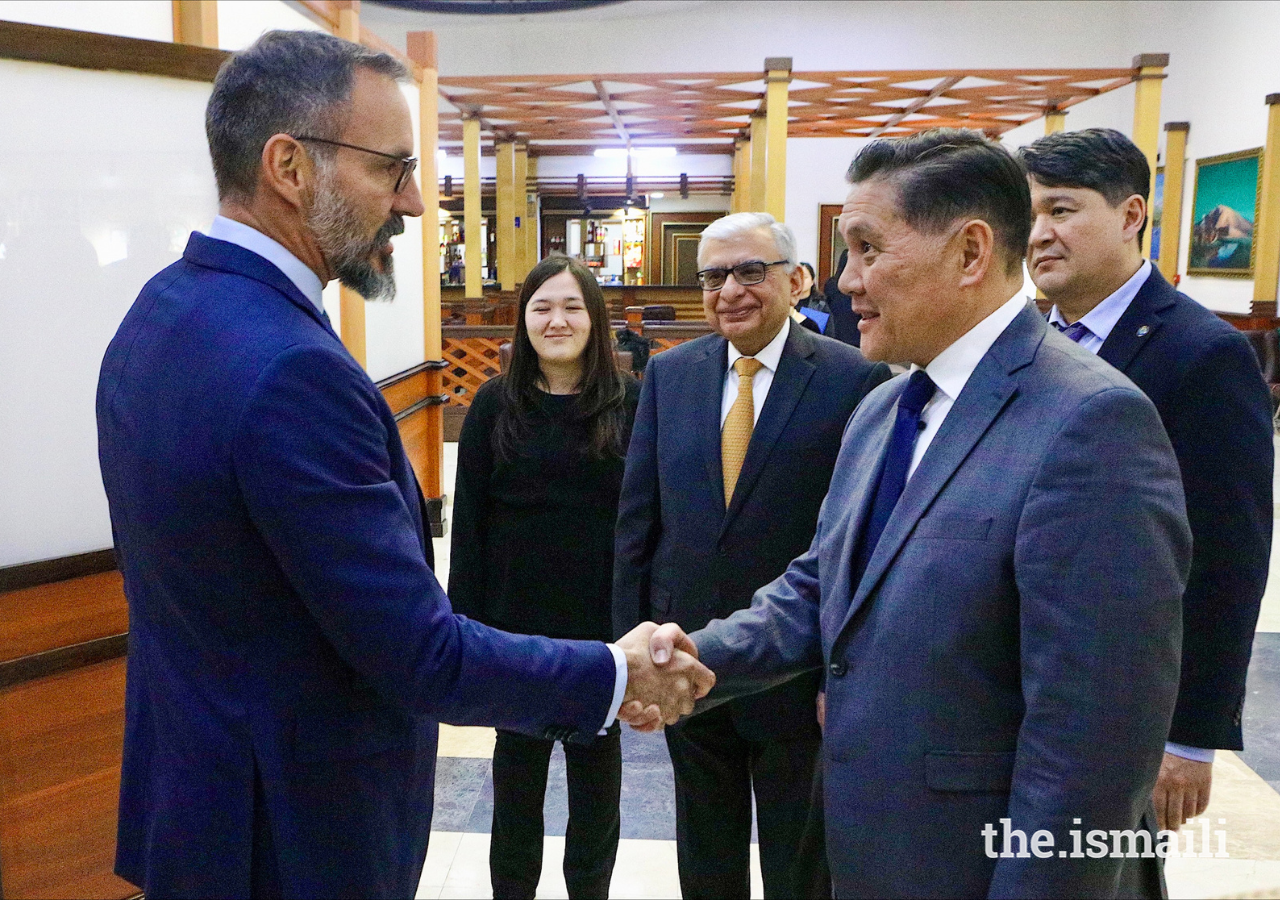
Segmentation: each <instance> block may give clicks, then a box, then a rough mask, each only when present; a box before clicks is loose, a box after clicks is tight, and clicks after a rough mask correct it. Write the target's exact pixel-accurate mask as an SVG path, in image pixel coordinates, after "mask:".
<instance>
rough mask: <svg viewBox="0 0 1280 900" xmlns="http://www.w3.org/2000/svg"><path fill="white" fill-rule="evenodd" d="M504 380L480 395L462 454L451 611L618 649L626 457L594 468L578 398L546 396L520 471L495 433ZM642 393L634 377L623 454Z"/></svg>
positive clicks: (524, 630)
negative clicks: (618, 528) (616, 608)
mask: <svg viewBox="0 0 1280 900" xmlns="http://www.w3.org/2000/svg"><path fill="white" fill-rule="evenodd" d="M502 378H503V376H499V377H497V378H494V379H491V380H490V381H488V382H486V383H485V384H484V385H482V386H481V388H480V390H478V391H477V392H476V395H475V397H474V399H473V400H472V403H471V408H470V409H469V410H468V411H467V418H466V421H465V422H463V425H462V435H461V437H460V439H459V442H458V475H457V481H456V483H455V487H454V491H455V493H454V499H453V543H452V546H451V550H450V557H449V599H450V600H451V601H452V603H453V609H454V611H455V612H458V613H461V614H463V615H465V616H468V617H470V618H473V619H475V620H477V621H480V622H484V623H485V624H486V625H492V626H494V627H496V628H501V629H503V630H504V631H513V632H518V633H521V634H541V635H546V636H548V637H557V638H578V639H584V640H605V641H607V640H612V638H613V627H612V622H611V605H612V600H611V598H612V587H613V536H614V525H615V522H616V520H617V517H618V496H619V494H620V492H621V489H622V470H623V463H624V461H625V451H624V456H619V457H608V458H605V459H598V458H594V457H593V456H592V455H591V453H590V435H589V432H588V429H587V427H586V424H585V423H584V422H582V421H581V420H579V418H578V416H577V410H576V407H577V396H576V395H557V394H548V393H542V392H540V393H539V395H538V400H539V404H538V409H537V411H536V413H535V414H534V416H533V417H532V421H531V423H530V426H531V427H530V430H529V433H528V434H527V435H526V437H525V439H524V441H523V442H522V445H521V446H520V448H519V452H518V454H516V456H515V458H514V459H511V460H502V459H499V458H498V457H497V455H496V453H495V451H494V448H493V432H494V427H495V426H496V424H497V421H498V414H499V412H500V411H501V409H502V405H503V403H505V400H504V398H503V393H502ZM639 396H640V386H639V382H637V381H636V380H635V379H633V378H631V377H629V376H627V394H626V400H625V401H624V408H625V411H626V418H625V428H624V442H623V447H624V448H625V446H626V443H627V442H628V441H629V440H630V437H631V426H632V423H633V422H634V420H635V412H636V404H637V402H638V400H639Z"/></svg>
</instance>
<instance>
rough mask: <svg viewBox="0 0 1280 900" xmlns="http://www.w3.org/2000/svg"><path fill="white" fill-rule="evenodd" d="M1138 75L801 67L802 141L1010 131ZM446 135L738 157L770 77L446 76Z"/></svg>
mask: <svg viewBox="0 0 1280 900" xmlns="http://www.w3.org/2000/svg"><path fill="white" fill-rule="evenodd" d="M1137 74H1138V70H1137V69H1133V68H1127V69H981V70H979V69H966V70H913V71H891V72H795V73H792V80H791V84H790V92H789V95H788V107H789V108H788V115H787V134H788V135H789V136H790V137H861V138H869V137H878V136H881V135H884V136H900V135H904V134H912V133H915V132H918V131H924V130H926V129H930V128H938V127H957V128H975V129H981V130H982V131H984V132H986V133H987V134H989V135H992V136H993V137H994V136H998V135H1000V134H1003V133H1004V132H1006V131H1009V130H1010V129H1013V128H1016V127H1017V126H1019V125H1023V124H1025V123H1027V122H1030V121H1033V120H1035V119H1038V118H1041V117H1042V116H1044V115H1045V113H1046V112H1049V111H1052V110H1055V109H1057V110H1061V109H1066V108H1067V107H1070V106H1074V105H1075V104H1077V103H1080V102H1082V101H1085V100H1088V99H1090V98H1091V97H1096V96H1098V95H1100V94H1104V93H1106V92H1108V91H1112V90H1115V89H1116V88H1118V87H1122V86H1123V85H1126V84H1129V83H1130V82H1131V81H1133V80H1134V78H1135V77H1136V76H1137ZM440 93H441V95H442V96H443V97H444V98H445V99H446V100H447V101H448V102H449V104H450V105H451V106H452V107H453V109H442V110H441V116H440V138H441V140H442V141H445V142H450V143H461V141H462V122H463V118H464V117H465V116H469V115H477V116H479V118H480V121H481V127H482V131H483V132H485V133H486V134H488V135H489V136H490V137H492V138H496V139H498V140H517V141H520V142H522V143H527V144H528V145H529V148H530V152H531V153H533V154H534V155H553V154H554V155H582V154H590V153H591V152H592V151H593V150H594V149H596V148H600V147H620V146H624V145H626V144H628V143H630V144H632V145H633V146H637V147H639V146H644V145H660V146H675V147H677V148H678V149H679V150H680V152H682V153H697V152H703V153H731V152H732V150H733V141H734V139H735V138H741V137H745V136H746V135H747V132H748V129H749V122H750V116H751V114H752V113H753V112H756V111H761V112H762V111H763V110H764V94H765V83H764V78H763V73H744V72H737V73H691V74H682V73H659V74H641V75H619V74H598V75H524V76H501V77H499V76H492V77H491V76H468V77H453V78H450V77H443V76H442V77H441V78H440Z"/></svg>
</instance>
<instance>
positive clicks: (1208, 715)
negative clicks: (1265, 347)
mask: <svg viewBox="0 0 1280 900" xmlns="http://www.w3.org/2000/svg"><path fill="white" fill-rule="evenodd" d="M1020 155H1021V157H1022V161H1023V164H1024V165H1025V166H1026V168H1027V171H1028V173H1029V175H1028V177H1029V178H1030V184H1031V203H1032V210H1033V213H1034V215H1035V220H1034V222H1035V225H1034V228H1033V229H1032V231H1031V244H1030V246H1029V248H1028V251H1027V267H1028V269H1029V270H1030V272H1031V279H1032V281H1034V282H1035V284H1036V287H1038V288H1039V289H1040V290H1041V291H1043V292H1044V295H1045V297H1047V298H1048V299H1049V300H1051V301H1052V302H1053V304H1054V306H1053V309H1051V310H1050V311H1049V322H1050V324H1052V325H1054V326H1055V327H1056V328H1058V329H1059V330H1060V331H1062V333H1063V334H1065V335H1067V336H1068V337H1069V338H1071V339H1072V340H1073V341H1075V342H1076V343H1078V344H1079V345H1080V346H1081V347H1083V348H1084V349H1086V350H1088V351H1090V352H1091V353H1096V354H1097V355H1098V356H1099V357H1101V358H1102V359H1104V360H1106V361H1107V362H1109V363H1111V365H1113V366H1115V367H1116V368H1117V369H1119V370H1120V371H1121V372H1124V374H1125V375H1127V376H1128V377H1129V378H1131V379H1132V380H1133V382H1134V383H1135V384H1136V385H1137V386H1138V387H1140V388H1141V389H1142V390H1143V392H1144V393H1146V395H1147V396H1148V397H1150V398H1151V401H1152V402H1153V403H1154V404H1155V405H1156V409H1157V410H1158V411H1159V413H1160V419H1161V421H1162V422H1163V423H1164V427H1165V430H1166V431H1167V432H1168V433H1169V440H1170V442H1172V444H1173V450H1174V453H1176V454H1177V457H1178V465H1179V467H1180V468H1181V470H1182V485H1183V488H1184V490H1185V491H1186V495H1187V518H1188V520H1189V521H1190V523H1191V535H1192V547H1193V555H1192V558H1191V578H1190V580H1189V581H1188V583H1187V591H1186V593H1185V594H1184V595H1183V597H1182V624H1183V633H1182V676H1181V682H1180V684H1179V687H1178V705H1177V707H1176V708H1175V710H1174V715H1173V725H1172V727H1171V728H1170V730H1169V736H1168V743H1167V744H1166V745H1165V754H1164V761H1163V763H1162V764H1161V766H1160V777H1159V779H1158V780H1157V781H1156V787H1155V796H1154V800H1155V806H1156V813H1157V816H1158V818H1159V820H1160V827H1161V828H1168V829H1175V830H1176V829H1177V828H1178V826H1180V825H1181V824H1182V823H1183V822H1184V821H1185V820H1187V819H1190V818H1194V817H1195V816H1198V815H1200V814H1201V813H1203V812H1204V810H1205V807H1206V806H1207V805H1208V803H1209V789H1210V786H1211V783H1212V777H1213V756H1214V749H1216V748H1218V747H1222V748H1224V749H1229V750H1240V749H1242V748H1243V746H1244V745H1243V743H1242V740H1243V736H1242V733H1241V727H1240V721H1241V714H1242V710H1243V707H1244V698H1245V675H1246V674H1247V672H1248V669H1249V656H1250V653H1251V652H1252V650H1253V634H1254V628H1255V626H1256V624H1257V621H1258V610H1259V608H1260V606H1261V603H1262V592H1263V589H1264V588H1265V587H1266V583H1267V569H1268V563H1269V559H1270V555H1271V522H1272V510H1271V490H1272V481H1271V475H1272V471H1271V470H1272V468H1273V465H1274V453H1273V452H1272V446H1271V441H1272V425H1271V405H1270V404H1271V400H1270V395H1269V391H1268V389H1267V386H1266V383H1265V382H1264V381H1263V379H1262V374H1261V372H1260V370H1259V368H1258V361H1257V357H1255V356H1254V353H1253V350H1252V348H1251V347H1250V346H1249V343H1248V341H1247V340H1246V338H1245V336H1244V335H1243V334H1241V333H1240V332H1239V331H1237V330H1236V329H1235V328H1233V327H1232V326H1230V325H1228V324H1227V323H1226V322H1224V321H1222V319H1220V318H1218V317H1217V316H1216V315H1214V314H1213V313H1212V312H1210V311H1209V310H1208V309H1206V308H1205V307H1203V306H1201V305H1200V304H1199V303H1197V302H1195V301H1194V300H1192V299H1191V298H1190V297H1188V296H1186V295H1185V294H1180V293H1178V291H1176V290H1175V289H1174V288H1173V287H1172V286H1171V285H1170V284H1169V283H1168V282H1167V281H1165V280H1164V278H1163V277H1162V276H1161V275H1160V272H1159V271H1158V270H1157V269H1156V268H1155V267H1154V266H1152V265H1151V263H1150V262H1149V261H1147V260H1145V259H1143V258H1142V248H1141V241H1142V233H1143V230H1144V229H1145V228H1146V225H1147V196H1148V193H1149V191H1150V186H1151V169H1150V166H1149V165H1148V164H1147V158H1146V157H1145V156H1144V155H1143V153H1142V151H1141V150H1139V149H1138V148H1137V146H1135V145H1134V143H1133V141H1131V140H1129V139H1128V138H1127V137H1125V136H1124V135H1122V134H1120V133H1119V132H1118V131H1113V130H1111V129H1103V128H1090V129H1085V130H1083V131H1064V132H1061V133H1059V134H1052V135H1048V136H1046V137H1043V138H1041V139H1040V140H1038V141H1036V142H1035V143H1034V144H1031V145H1030V146H1029V147H1024V148H1023V149H1022V150H1021V151H1020Z"/></svg>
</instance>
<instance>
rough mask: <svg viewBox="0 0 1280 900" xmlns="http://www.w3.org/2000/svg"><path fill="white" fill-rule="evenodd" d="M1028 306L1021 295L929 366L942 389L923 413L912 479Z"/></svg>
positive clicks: (912, 369)
mask: <svg viewBox="0 0 1280 900" xmlns="http://www.w3.org/2000/svg"><path fill="white" fill-rule="evenodd" d="M1026 305H1027V301H1026V299H1025V298H1024V297H1022V296H1021V295H1019V296H1017V297H1013V298H1011V299H1010V300H1008V301H1006V302H1005V303H1004V304H1003V305H1002V306H1000V307H999V308H998V309H997V310H996V311H995V312H993V313H991V315H989V316H987V317H986V318H985V319H983V320H982V321H981V322H979V323H978V324H977V325H974V326H973V327H972V328H970V329H969V330H968V331H967V332H966V333H965V334H964V335H963V336H962V337H961V338H959V339H958V340H957V341H956V342H955V343H953V344H952V345H951V346H950V347H948V348H947V349H946V350H943V351H942V352H941V353H939V354H938V355H937V356H936V357H934V359H933V362H931V363H929V365H927V366H925V369H924V371H925V373H926V374H927V375H928V376H929V378H930V379H931V380H932V381H933V383H934V384H935V385H937V388H938V389H937V390H936V391H934V394H933V397H931V398H930V399H929V402H928V403H926V404H925V405H924V409H923V410H921V412H920V421H921V423H922V424H923V425H924V427H923V428H922V429H921V430H920V435H919V436H918V437H917V438H916V446H915V452H914V453H912V454H911V468H910V469H908V470H907V479H908V480H910V478H911V476H912V475H914V474H915V471H916V467H917V466H919V465H920V460H921V459H923V458H924V454H925V451H927V450H928V449H929V445H930V444H931V443H933V438H934V435H936V434H937V433H938V429H939V428H941V427H942V422H943V420H945V419H946V418H947V413H949V412H951V407H952V406H954V405H955V402H956V398H957V397H959V396H960V392H961V391H962V390H964V386H965V384H967V383H968V381H969V377H970V376H971V375H973V370H974V369H976V368H978V363H980V362H982V357H984V356H986V355H987V351H988V350H990V349H991V345H992V344H994V343H995V342H996V338H998V337H1000V335H1001V334H1003V333H1004V330H1005V329H1006V328H1008V327H1009V324H1010V323H1011V322H1013V320H1014V319H1016V318H1017V317H1018V313H1020V312H1022V310H1023V308H1024V307H1025V306H1026ZM919 368H920V367H919V366H916V365H913V366H912V367H911V371H912V372H914V371H916V370H917V369H919Z"/></svg>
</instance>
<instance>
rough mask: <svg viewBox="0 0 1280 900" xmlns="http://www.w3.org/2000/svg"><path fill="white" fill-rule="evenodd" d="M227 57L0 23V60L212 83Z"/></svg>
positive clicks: (184, 46)
mask: <svg viewBox="0 0 1280 900" xmlns="http://www.w3.org/2000/svg"><path fill="white" fill-rule="evenodd" d="M230 55H231V54H230V53H228V52H227V51H225V50H215V49H213V48H210V47H196V46H193V45H190V44H171V43H169V42H167V41H146V40H142V39H140V38H128V37H119V36H117V35H114V34H94V33H92V32H88V31H75V30H74V29H70V28H50V27H48V26H45V25H26V24H23V23H20V22H0V59H18V60H25V61H27V62H42V63H54V64H55V65H59V66H69V67H71V68H74V69H98V70H107V71H115V72H133V73H136V74H139V75H164V76H167V77H169V78H181V79H184V80H186V81H208V82H212V81H213V79H214V76H215V75H217V74H218V68H219V67H220V66H221V65H222V63H223V60H225V59H226V58H227V57H229V56H230Z"/></svg>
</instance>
